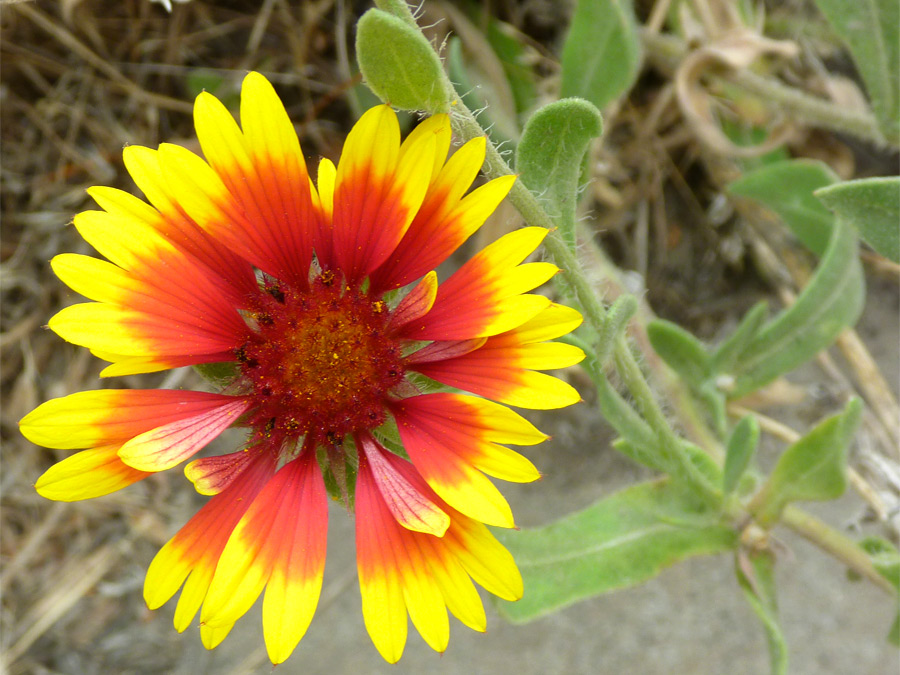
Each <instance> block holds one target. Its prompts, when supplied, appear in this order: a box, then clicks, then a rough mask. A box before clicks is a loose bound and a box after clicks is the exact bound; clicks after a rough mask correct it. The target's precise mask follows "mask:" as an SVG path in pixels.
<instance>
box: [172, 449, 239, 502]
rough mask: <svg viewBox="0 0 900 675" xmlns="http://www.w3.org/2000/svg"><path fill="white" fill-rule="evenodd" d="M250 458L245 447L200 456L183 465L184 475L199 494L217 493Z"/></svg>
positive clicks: (236, 475)
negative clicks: (209, 455)
mask: <svg viewBox="0 0 900 675" xmlns="http://www.w3.org/2000/svg"><path fill="white" fill-rule="evenodd" d="M252 458H253V454H252V453H251V452H250V451H249V449H247V448H244V449H243V450H238V451H237V452H231V453H229V454H227V455H216V456H214V457H201V458H200V459H195V460H194V461H193V462H190V463H189V464H187V466H185V467H184V475H185V477H186V478H187V479H188V480H189V481H191V482H192V483H193V484H194V489H195V490H196V491H197V492H199V493H200V494H201V495H207V496H211V495H217V494H219V493H220V492H222V491H223V490H224V489H225V488H227V487H228V486H229V485H231V484H232V483H233V482H234V480H235V478H237V477H238V476H240V475H241V473H243V471H244V469H245V468H246V466H247V462H249V461H250V460H251V459H252Z"/></svg>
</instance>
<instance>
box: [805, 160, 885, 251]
mask: <svg viewBox="0 0 900 675" xmlns="http://www.w3.org/2000/svg"><path fill="white" fill-rule="evenodd" d="M816 197H818V198H819V199H821V200H822V203H823V204H825V206H827V207H828V208H829V209H831V210H832V211H834V212H835V213H836V214H837V216H838V218H841V219H843V220H846V221H847V222H848V223H850V224H851V225H853V226H854V227H855V228H856V229H857V231H858V232H859V236H860V237H862V239H863V240H864V241H865V242H866V243H867V244H869V246H871V247H872V248H874V249H875V250H876V251H878V252H879V253H880V254H881V255H883V256H885V257H886V258H890V259H891V260H893V261H894V262H900V178H898V177H897V176H892V177H890V178H863V179H861V180H850V181H846V182H844V183H838V184H837V185H832V186H830V187H826V188H822V189H821V190H818V191H817V192H816Z"/></svg>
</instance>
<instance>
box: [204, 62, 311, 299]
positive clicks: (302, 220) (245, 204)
mask: <svg viewBox="0 0 900 675" xmlns="http://www.w3.org/2000/svg"><path fill="white" fill-rule="evenodd" d="M241 123H242V125H243V132H242V130H241V129H240V128H239V127H238V125H237V123H236V122H235V120H234V118H233V117H232V116H231V113H229V112H228V110H227V109H226V108H225V106H224V105H222V103H221V102H220V101H219V100H218V99H216V98H215V97H214V96H212V95H210V94H206V93H202V94H200V95H199V96H198V97H197V101H196V103H195V105H194V125H195V127H196V130H197V138H198V139H199V141H200V146H201V148H202V149H203V154H204V156H205V157H206V160H207V161H208V162H209V165H210V166H211V167H212V168H213V169H214V170H215V172H216V174H218V177H219V178H220V180H221V183H222V185H223V186H224V187H225V188H226V191H227V192H226V194H224V195H223V194H222V193H221V192H219V193H218V195H214V194H212V195H210V196H211V197H213V198H215V197H218V201H219V203H218V204H215V205H213V208H212V209H208V211H214V210H222V211H226V212H230V213H238V214H240V216H241V217H240V218H239V219H237V220H234V221H231V222H228V223H224V222H214V221H211V220H209V219H208V218H206V219H203V220H198V219H197V218H196V217H195V218H194V219H195V220H197V222H198V223H199V224H200V226H201V227H203V228H204V229H205V230H206V231H207V232H209V233H210V234H211V235H213V236H214V237H217V238H218V237H219V236H220V235H221V239H222V241H223V243H225V244H226V245H228V246H230V247H231V248H232V249H233V250H234V251H235V252H236V253H238V254H240V255H244V254H245V252H247V251H253V257H252V258H248V259H250V260H251V262H253V263H254V264H256V265H257V266H259V267H260V268H261V269H263V270H265V271H266V272H269V273H270V274H272V275H274V276H275V277H277V278H279V279H281V280H283V281H290V282H293V283H296V284H299V285H303V284H305V282H306V280H307V277H308V270H309V262H310V259H311V254H312V238H313V232H314V231H315V229H316V228H317V219H318V217H319V216H318V211H317V210H316V209H315V208H314V207H313V203H314V199H313V197H312V196H311V193H310V181H309V177H308V174H307V171H306V162H305V161H304V159H303V154H302V152H301V151H300V143H299V141H298V139H297V134H296V132H295V131H294V127H293V125H292V124H291V122H290V119H289V118H288V116H287V113H286V111H285V109H284V106H283V105H282V103H281V101H280V99H279V98H278V95H277V94H276V93H275V90H274V89H273V88H272V85H271V84H269V82H268V81H267V80H266V79H265V78H264V77H263V76H262V75H260V74H259V73H249V74H248V75H247V76H246V77H245V78H244V83H243V87H242V91H241ZM224 200H227V203H222V202H223V201H224ZM191 215H192V216H193V215H194V214H193V213H192V214H191ZM260 256H261V257H260Z"/></svg>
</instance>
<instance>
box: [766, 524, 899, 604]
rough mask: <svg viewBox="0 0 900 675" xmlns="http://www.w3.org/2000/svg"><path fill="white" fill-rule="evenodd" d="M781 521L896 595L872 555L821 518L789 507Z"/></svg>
mask: <svg viewBox="0 0 900 675" xmlns="http://www.w3.org/2000/svg"><path fill="white" fill-rule="evenodd" d="M781 522H782V523H784V524H785V525H787V526H788V527H789V528H791V529H792V530H794V532H796V533H797V534H799V535H801V536H803V537H805V538H806V539H808V540H809V541H811V542H812V543H813V544H815V545H816V546H818V547H819V548H821V549H822V550H823V551H826V552H828V553H830V554H831V555H833V556H834V557H835V558H837V559H838V560H840V561H841V562H842V563H844V564H845V565H846V566H847V567H849V568H850V569H852V570H853V571H855V572H858V573H859V574H860V575H861V576H863V577H865V578H866V579H868V580H869V581H871V582H872V583H874V584H875V585H876V586H878V587H879V588H881V589H882V590H884V591H887V592H888V593H890V594H891V595H896V591H895V590H894V587H893V586H892V585H891V582H890V581H888V580H887V579H886V578H885V577H883V576H882V575H881V573H880V572H879V571H878V570H877V569H875V566H874V565H873V564H872V561H871V560H870V559H869V556H868V554H866V552H865V551H863V550H862V549H861V548H860V547H859V546H857V545H856V542H854V541H853V540H852V539H849V538H847V537H845V536H844V535H843V534H841V533H840V532H838V531H837V530H835V529H834V528H832V527H829V526H828V525H826V524H825V523H823V522H822V521H821V520H819V519H818V518H816V517H814V516H811V515H809V514H808V513H806V512H805V511H801V510H800V509H798V508H797V507H796V506H786V507H785V509H784V511H783V512H782V514H781Z"/></svg>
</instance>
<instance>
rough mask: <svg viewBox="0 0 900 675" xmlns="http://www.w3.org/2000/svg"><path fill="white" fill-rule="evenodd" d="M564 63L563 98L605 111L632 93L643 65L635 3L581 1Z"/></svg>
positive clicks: (565, 52) (573, 20) (597, 0)
mask: <svg viewBox="0 0 900 675" xmlns="http://www.w3.org/2000/svg"><path fill="white" fill-rule="evenodd" d="M561 60H562V85H561V88H560V95H561V96H580V97H581V98H586V99H587V100H588V101H590V102H591V103H593V104H594V105H595V106H597V107H598V108H600V109H602V108H603V106H605V105H606V104H607V103H609V102H610V101H612V100H614V99H616V98H618V97H619V96H621V95H622V94H624V93H625V92H626V91H628V89H630V88H631V85H632V84H634V81H635V79H637V75H638V72H639V70H640V66H641V43H640V39H639V37H638V33H637V28H636V26H635V19H634V10H633V8H632V6H631V0H578V4H577V5H576V6H575V14H574V16H573V17H572V25H571V27H570V28H569V34H568V36H567V37H566V41H565V43H564V44H563V50H562V59H561Z"/></svg>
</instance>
